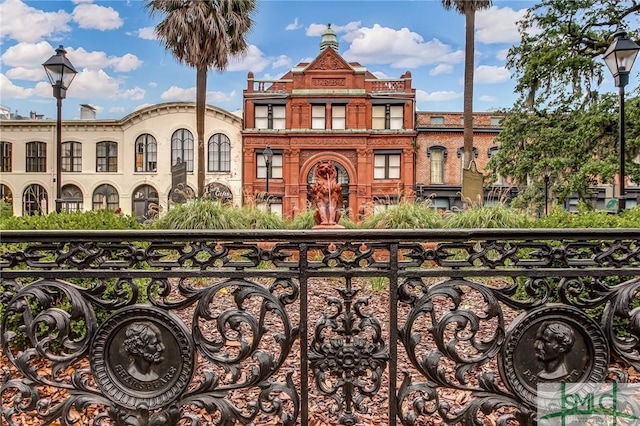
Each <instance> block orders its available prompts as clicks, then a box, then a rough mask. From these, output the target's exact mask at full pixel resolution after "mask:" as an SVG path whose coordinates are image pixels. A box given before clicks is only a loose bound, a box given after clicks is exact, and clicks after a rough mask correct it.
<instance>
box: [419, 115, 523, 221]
mask: <svg viewBox="0 0 640 426" xmlns="http://www.w3.org/2000/svg"><path fill="white" fill-rule="evenodd" d="M473 115H474V119H473V120H474V121H473V154H474V161H475V163H476V167H477V169H478V171H479V172H482V173H484V174H485V175H488V173H487V172H485V165H486V164H487V162H488V161H489V159H490V158H491V155H492V154H493V153H494V152H495V151H496V150H497V149H498V146H497V144H496V142H495V138H496V136H498V133H500V131H501V130H502V127H501V125H500V123H501V120H502V116H500V115H496V114H494V113H490V112H488V113H474V114H473ZM463 124H464V123H463V115H462V113H461V112H459V113H451V112H418V113H417V114H416V130H417V144H416V145H417V150H416V180H415V182H416V184H415V190H416V196H417V197H418V198H431V200H432V202H433V204H434V206H435V207H436V208H438V209H443V210H449V209H452V208H455V207H458V208H461V207H462V200H461V197H460V191H461V189H462V186H461V182H462V155H463V147H464V131H463ZM510 191H515V189H512V188H511V187H510V186H509V185H508V182H507V181H506V180H505V179H503V178H498V179H497V180H496V181H495V182H493V183H492V184H490V183H488V182H487V181H486V179H485V194H484V198H485V203H491V202H494V201H498V200H499V198H500V196H502V195H504V194H505V192H510ZM507 195H508V196H511V197H512V196H514V195H515V192H514V193H509V194H507Z"/></svg>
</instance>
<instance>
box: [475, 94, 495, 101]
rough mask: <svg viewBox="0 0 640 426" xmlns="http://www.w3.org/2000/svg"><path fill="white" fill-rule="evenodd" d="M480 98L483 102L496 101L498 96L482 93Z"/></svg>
mask: <svg viewBox="0 0 640 426" xmlns="http://www.w3.org/2000/svg"><path fill="white" fill-rule="evenodd" d="M478 99H480V100H481V101H482V102H495V101H496V97H495V96H491V95H482V96H480V97H479V98H478Z"/></svg>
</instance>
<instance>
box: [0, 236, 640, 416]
mask: <svg viewBox="0 0 640 426" xmlns="http://www.w3.org/2000/svg"><path fill="white" fill-rule="evenodd" d="M638 241H640V230H632V229H628V230H513V231H508V230H489V231H488V230H465V231H464V232H460V230H451V231H449V230H435V231H434V230H424V231H422V230H411V231H388V230H376V231H371V232H369V231H352V230H341V231H329V230H319V231H317V232H315V231H314V232H309V233H305V232H302V233H301V232H295V231H278V232H270V231H250V232H242V231H234V232H231V233H229V232H226V231H225V232H218V231H206V232H202V233H195V232H182V231H179V232H168V233H167V232H156V231H150V232H146V231H145V232H132V231H117V232H116V231H114V232H112V233H93V232H89V231H87V232H85V231H78V232H76V231H74V232H72V233H65V232H58V231H56V232H41V231H33V232H22V231H20V232H13V231H8V232H3V235H2V241H0V272H1V273H2V276H1V277H0V315H1V322H0V327H1V329H0V332H1V334H0V338H1V339H2V351H3V356H4V357H5V358H3V360H4V359H6V360H7V361H8V362H7V365H3V366H2V377H1V380H2V387H1V389H0V394H1V395H2V413H1V414H0V416H2V420H3V421H6V422H7V423H8V424H9V425H17V424H21V423H22V422H21V418H22V416H31V417H32V418H34V419H37V420H36V422H38V421H39V422H40V423H42V424H51V423H54V422H57V423H60V424H62V425H64V426H67V425H75V424H78V423H79V422H82V421H84V420H86V419H87V418H88V417H90V418H91V421H92V422H93V424H96V425H116V426H134V425H135V426H151V425H153V426H155V425H163V426H164V425H177V424H180V425H192V426H195V425H197V424H199V422H202V421H203V420H202V418H203V417H206V418H207V421H209V422H210V423H211V424H219V425H235V424H256V425H257V424H263V423H267V422H270V423H273V422H274V421H275V422H277V423H279V424H284V425H293V424H297V423H298V422H299V423H301V424H302V425H303V426H305V425H308V424H312V420H313V415H314V413H309V411H310V404H309V402H310V397H313V398H316V397H317V398H321V399H322V398H324V399H327V400H329V401H330V403H331V412H330V413H328V414H329V415H331V416H333V417H335V420H336V422H338V423H341V424H345V425H352V424H355V423H357V422H362V421H364V419H366V415H365V414H366V413H368V414H372V415H375V414H374V413H376V410H380V408H381V406H382V405H381V404H379V401H384V402H388V403H389V404H387V405H388V406H389V410H388V413H387V415H388V416H389V421H388V422H389V424H396V423H402V424H404V425H418V424H425V423H428V422H442V423H447V424H457V423H462V424H464V425H480V424H483V423H484V421H485V420H487V416H491V417H492V420H493V421H496V422H497V423H505V424H506V423H508V422H512V423H519V424H522V425H533V424H535V422H536V421H537V418H536V403H537V402H538V401H539V400H540V398H541V395H540V394H539V393H538V390H537V384H538V383H539V382H543V381H548V380H560V382H563V383H570V382H571V381H573V380H592V381H596V382H608V381H616V382H618V383H626V382H628V381H629V380H630V374H629V373H628V371H629V368H635V369H636V371H637V370H639V369H640V343H639V342H640V306H639V305H638V303H639V302H638V300H640V244H638ZM266 242H268V244H263V243H266ZM379 277H386V279H387V282H388V284H389V291H388V292H387V291H385V290H378V291H377V292H376V291H371V290H370V289H368V288H366V285H368V283H369V282H370V281H369V280H372V279H373V278H379ZM320 281H321V282H322V285H323V289H324V290H323V291H324V293H320V295H327V293H326V292H329V293H328V297H326V298H322V297H320V298H316V297H318V293H314V294H312V293H311V292H314V291H315V288H314V285H315V284H317V283H318V282H320ZM335 283H338V284H337V285H336V284H335ZM302 291H305V292H306V293H302ZM309 300H319V302H317V304H318V305H319V306H315V305H312V304H311V303H309ZM381 300H384V305H383V306H381V305H380V303H381V302H380V301H381ZM387 307H388V308H389V309H388V310H387V309H386V308H387ZM318 312H319V313H318ZM298 316H299V317H300V318H301V320H298V319H297V318H298ZM303 320H304V321H306V322H305V323H303V322H302V321H303ZM297 321H300V322H299V323H296V322H297ZM314 321H315V327H313V326H312V327H309V328H307V326H308V324H307V323H310V324H313V322H314ZM298 351H299V352H300V358H298V357H297V355H298ZM612 359H615V361H616V362H617V363H618V364H619V366H614V365H613V363H612V362H611V361H612ZM387 379H391V380H387ZM305 380H308V383H307V382H305ZM307 384H308V385H309V386H307ZM387 384H388V385H389V386H390V389H389V390H388V392H386V393H385V390H383V387H384V386H385V385H387ZM50 390H54V391H55V392H57V393H56V394H55V395H51V394H50V392H49V391H50ZM165 394H167V395H168V396H166V397H165V396H163V395H165ZM61 395H62V397H61ZM385 395H386V396H385ZM385 398H386V399H385ZM305 404H306V406H305ZM376 414H377V413H376ZM380 415H382V414H380Z"/></svg>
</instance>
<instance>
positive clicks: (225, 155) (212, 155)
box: [207, 133, 231, 172]
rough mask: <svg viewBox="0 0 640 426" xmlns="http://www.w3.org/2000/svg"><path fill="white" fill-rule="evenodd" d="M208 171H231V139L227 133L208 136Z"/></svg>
mask: <svg viewBox="0 0 640 426" xmlns="http://www.w3.org/2000/svg"><path fill="white" fill-rule="evenodd" d="M208 151H209V167H207V171H209V172H228V171H231V141H230V140H229V137H227V135H224V134H222V133H216V134H215V135H213V136H211V138H209V150H208Z"/></svg>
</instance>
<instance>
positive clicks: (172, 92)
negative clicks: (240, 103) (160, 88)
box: [160, 86, 235, 104]
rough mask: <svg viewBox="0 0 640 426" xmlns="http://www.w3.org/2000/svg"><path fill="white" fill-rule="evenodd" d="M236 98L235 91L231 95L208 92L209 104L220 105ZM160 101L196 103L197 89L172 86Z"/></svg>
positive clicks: (162, 95)
mask: <svg viewBox="0 0 640 426" xmlns="http://www.w3.org/2000/svg"><path fill="white" fill-rule="evenodd" d="M233 97H235V91H233V92H231V93H230V94H226V93H223V92H220V91H215V92H214V91H209V92H207V103H211V104H213V103H218V102H225V101H229V100H231V99H232V98H233ZM160 99H162V100H165V101H185V102H195V100H196V88H195V86H194V87H187V88H183V87H178V86H171V87H170V88H169V89H168V90H166V91H164V92H163V93H162V94H161V95H160Z"/></svg>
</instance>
